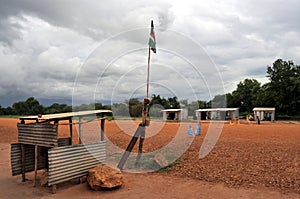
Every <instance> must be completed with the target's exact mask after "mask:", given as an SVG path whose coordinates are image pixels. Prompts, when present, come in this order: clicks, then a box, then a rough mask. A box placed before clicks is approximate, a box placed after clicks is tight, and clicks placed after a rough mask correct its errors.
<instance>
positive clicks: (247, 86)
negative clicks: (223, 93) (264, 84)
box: [227, 79, 261, 113]
mask: <svg viewBox="0 0 300 199" xmlns="http://www.w3.org/2000/svg"><path fill="white" fill-rule="evenodd" d="M259 92H261V86H260V83H259V82H258V81H257V80H256V79H245V80H244V81H243V82H240V83H239V84H238V85H237V89H236V90H235V91H233V92H232V98H231V97H230V96H229V95H228V96H227V97H229V99H230V103H231V104H230V106H232V107H239V108H240V112H248V113H251V112H252V110H253V108H254V107H255V106H256V105H257V104H258V103H259V99H258V98H257V95H258V94H259Z"/></svg>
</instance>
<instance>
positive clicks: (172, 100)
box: [0, 59, 300, 119]
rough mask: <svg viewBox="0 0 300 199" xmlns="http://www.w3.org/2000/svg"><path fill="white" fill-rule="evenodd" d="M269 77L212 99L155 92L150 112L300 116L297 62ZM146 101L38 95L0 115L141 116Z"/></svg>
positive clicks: (280, 64)
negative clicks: (258, 110)
mask: <svg viewBox="0 0 300 199" xmlns="http://www.w3.org/2000/svg"><path fill="white" fill-rule="evenodd" d="M266 73H267V74H266V76H267V77H268V79H269V82H267V83H266V84H263V85H261V83H260V82H259V81H257V80H256V79H245V80H244V81H241V82H239V83H238V84H237V88H236V89H235V90H234V91H233V92H231V93H227V94H223V95H217V96H215V97H214V98H213V99H212V100H210V101H201V100H198V101H193V102H190V103H189V102H188V99H181V100H178V98H177V97H176V96H175V97H169V98H165V97H162V96H160V95H159V94H158V95H156V94H153V95H152V98H151V103H150V111H149V112H150V113H149V114H150V115H151V116H153V117H160V116H161V111H160V110H162V109H169V108H173V109H177V108H186V109H188V113H189V115H194V114H195V112H194V111H195V110H196V109H199V108H211V107H212V105H213V107H229V108H239V110H240V115H247V114H250V113H252V110H253V108H254V107H275V108H276V117H277V118H289V117H293V118H298V119H299V116H300V108H299V107H300V66H299V65H295V64H294V63H293V61H284V60H282V59H277V60H276V61H275V62H274V63H273V64H272V66H267V71H266ZM142 108H143V104H142V100H140V99H138V98H130V99H128V100H125V101H124V103H114V104H112V105H103V104H101V103H92V104H82V105H80V106H74V107H72V106H70V105H67V104H58V103H54V104H52V105H51V106H49V107H44V106H43V105H41V104H40V103H39V101H38V100H36V99H35V98H34V97H30V98H28V99H27V100H25V101H20V102H16V103H14V104H13V106H12V107H7V108H2V107H1V106H0V115H36V114H38V113H42V114H52V113H62V112H71V111H81V110H95V109H96V110H97V109H109V110H112V111H113V113H114V115H117V116H128V117H141V113H142Z"/></svg>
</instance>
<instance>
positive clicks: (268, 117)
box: [253, 107, 275, 121]
mask: <svg viewBox="0 0 300 199" xmlns="http://www.w3.org/2000/svg"><path fill="white" fill-rule="evenodd" d="M253 112H254V120H257V119H259V120H260V121H274V120H275V108H274V107H255V108H254V109H253Z"/></svg>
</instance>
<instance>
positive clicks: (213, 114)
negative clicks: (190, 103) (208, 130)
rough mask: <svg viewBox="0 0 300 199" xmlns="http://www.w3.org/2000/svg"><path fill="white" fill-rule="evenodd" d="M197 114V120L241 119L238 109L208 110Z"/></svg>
mask: <svg viewBox="0 0 300 199" xmlns="http://www.w3.org/2000/svg"><path fill="white" fill-rule="evenodd" d="M195 113H196V118H197V120H229V119H231V120H233V119H235V118H238V117H239V109H238V108H206V109H198V110H196V111H195Z"/></svg>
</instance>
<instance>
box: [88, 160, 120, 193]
mask: <svg viewBox="0 0 300 199" xmlns="http://www.w3.org/2000/svg"><path fill="white" fill-rule="evenodd" d="M87 182H88V184H89V186H90V187H91V189H93V190H96V191H99V190H100V189H101V188H109V189H110V188H119V187H121V186H122V185H123V184H124V180H123V175H122V173H121V171H120V170H116V169H113V168H110V167H108V166H106V165H99V166H97V167H95V168H92V169H90V170H89V171H88V177H87Z"/></svg>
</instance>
